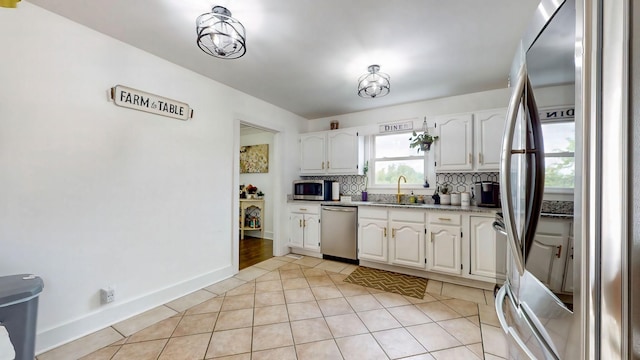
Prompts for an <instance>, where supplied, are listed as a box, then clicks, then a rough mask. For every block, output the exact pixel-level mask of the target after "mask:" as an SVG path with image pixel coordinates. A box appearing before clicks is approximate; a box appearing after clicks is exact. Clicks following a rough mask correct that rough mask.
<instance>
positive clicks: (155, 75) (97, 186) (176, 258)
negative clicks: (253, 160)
mask: <svg viewBox="0 0 640 360" xmlns="http://www.w3.org/2000/svg"><path fill="white" fill-rule="evenodd" d="M0 43H1V44H2V53H3V60H2V63H1V64H0V169H1V170H0V256H1V257H0V258H1V260H0V275H10V274H17V273H35V274H38V275H40V276H41V277H42V278H43V280H44V282H45V289H44V291H43V293H42V294H41V296H40V308H39V318H38V329H37V333H38V338H37V345H36V347H37V352H42V351H44V350H46V349H49V348H51V347H55V346H57V345H59V344H61V343H64V342H67V341H70V340H72V339H74V338H77V337H80V336H82V335H85V334H87V333H90V332H92V331H94V330H97V329H100V328H102V327H104V326H106V325H109V324H111V323H114V322H117V321H119V320H121V319H124V318H127V317H130V316H132V315H134V314H136V313H139V312H142V311H144V310H147V309H149V308H151V307H153V306H156V305H158V304H161V303H165V302H167V301H169V300H171V299H173V298H176V297H179V296H181V295H184V294H186V293H189V292H191V291H194V290H196V289H199V288H202V287H203V286H206V285H208V284H211V283H213V282H215V281H218V280H220V279H223V278H225V277H228V276H231V275H232V274H233V273H235V272H236V271H237V261H236V260H235V259H234V256H233V254H234V251H235V253H236V255H237V245H235V244H234V241H233V240H234V239H237V234H234V233H232V229H233V227H232V221H233V214H234V213H236V212H237V210H236V209H237V202H236V203H235V204H234V201H237V199H236V197H237V196H236V194H237V190H236V188H235V187H234V182H236V183H237V175H236V174H234V166H237V165H234V162H235V161H237V154H236V151H235V149H234V146H235V145H234V143H235V142H237V140H234V137H235V136H237V137H239V132H238V130H237V126H238V121H241V120H244V119H248V118H250V121H251V122H252V123H255V124H262V123H264V124H265V125H268V126H270V127H278V128H280V129H281V131H282V132H281V133H280V134H278V135H277V138H278V141H279V142H280V143H281V144H282V145H283V146H282V148H283V149H282V151H279V152H278V153H276V154H274V161H275V162H278V163H280V164H282V165H281V168H280V169H279V171H278V175H277V176H276V178H275V179H274V185H273V186H274V188H275V190H274V194H276V195H277V198H275V200H276V203H275V205H274V206H284V202H285V200H286V196H283V194H286V190H284V186H286V187H287V189H288V187H289V186H290V184H291V181H292V180H293V179H294V178H297V174H296V169H297V163H298V159H297V157H295V156H293V155H291V154H297V151H294V150H293V149H296V147H297V133H298V132H299V129H300V127H306V124H305V123H304V122H303V121H302V120H303V119H302V118H300V117H298V116H296V115H294V114H291V113H289V112H287V111H284V110H282V109H280V108H277V107H274V106H272V105H270V104H267V103H265V102H263V101H260V100H257V99H255V98H253V97H250V96H248V95H246V94H243V93H240V92H238V91H235V90H233V89H231V88H228V87H226V86H223V85H221V84H219V83H216V82H213V81H211V80H209V79H206V78H204V77H202V76H200V75H198V74H195V73H193V72H190V71H188V70H185V69H183V68H180V67H177V66H176V65H174V64H171V63H169V62H166V61H164V60H161V59H159V58H157V57H155V56H152V55H150V54H148V53H145V52H143V51H141V50H138V49H135V48H133V47H130V46H128V45H126V44H123V43H121V42H119V41H117V40H114V39H112V38H109V37H106V36H104V35H102V34H99V33H97V32H94V31H92V30H89V29H87V28H85V27H83V26H81V25H78V24H76V23H73V22H71V21H69V20H66V19H64V18H62V17H59V16H57V15H54V14H52V13H49V12H47V11H44V10H42V9H41V8H38V7H36V6H34V5H31V4H30V3H28V2H27V3H25V2H24V1H23V2H22V3H21V4H20V7H19V9H17V10H15V9H11V10H8V9H4V10H0ZM194 47H195V45H194ZM203 56H206V55H204V54H203ZM211 61H212V66H216V64H217V63H216V60H215V59H211ZM116 84H122V85H127V86H131V87H134V88H137V89H140V90H144V91H147V92H151V93H155V94H159V95H162V96H165V97H169V98H173V99H176V100H179V101H184V102H187V103H189V104H190V105H191V107H193V108H194V109H195V117H194V118H193V119H192V120H189V121H186V122H183V121H179V120H174V119H170V118H167V117H162V116H157V115H152V114H148V113H144V112H139V111H134V110H128V109H124V108H120V107H117V106H115V105H114V104H113V103H111V102H109V101H107V96H106V94H107V90H108V89H109V88H110V87H111V86H114V85H116ZM233 190H236V191H233ZM276 226H281V227H283V228H284V223H282V222H281V223H279V224H276ZM282 233H284V232H282ZM278 248H284V245H282V244H280V245H278ZM108 285H115V287H116V290H117V295H116V296H117V300H116V302H114V303H112V304H109V305H101V304H100V300H99V289H100V288H101V287H105V286H108Z"/></svg>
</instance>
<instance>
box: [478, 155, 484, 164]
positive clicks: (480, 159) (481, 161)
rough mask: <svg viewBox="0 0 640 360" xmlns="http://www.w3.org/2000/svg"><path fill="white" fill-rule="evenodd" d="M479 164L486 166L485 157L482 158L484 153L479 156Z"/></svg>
mask: <svg viewBox="0 0 640 360" xmlns="http://www.w3.org/2000/svg"><path fill="white" fill-rule="evenodd" d="M478 162H479V163H480V164H484V156H482V153H479V154H478Z"/></svg>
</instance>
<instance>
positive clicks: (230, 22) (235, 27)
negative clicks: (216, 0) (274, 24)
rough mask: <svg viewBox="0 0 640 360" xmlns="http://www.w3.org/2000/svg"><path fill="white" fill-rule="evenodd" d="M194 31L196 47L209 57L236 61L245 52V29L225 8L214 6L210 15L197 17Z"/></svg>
mask: <svg viewBox="0 0 640 360" xmlns="http://www.w3.org/2000/svg"><path fill="white" fill-rule="evenodd" d="M196 31H197V33H198V46H199V47H200V49H202V51H204V52H205V53H207V54H209V55H211V56H215V57H218V58H222V59H237V58H239V57H242V56H243V55H244V54H245V53H246V52H247V48H246V31H245V28H244V26H243V25H242V24H241V23H240V22H239V21H238V20H236V19H234V18H232V17H231V12H230V11H229V10H227V8H225V7H222V6H214V7H213V9H212V10H211V12H210V13H205V14H202V15H200V16H198V18H197V19H196Z"/></svg>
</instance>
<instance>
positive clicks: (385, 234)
mask: <svg viewBox="0 0 640 360" xmlns="http://www.w3.org/2000/svg"><path fill="white" fill-rule="evenodd" d="M384 237H387V228H386V227H385V228H384Z"/></svg>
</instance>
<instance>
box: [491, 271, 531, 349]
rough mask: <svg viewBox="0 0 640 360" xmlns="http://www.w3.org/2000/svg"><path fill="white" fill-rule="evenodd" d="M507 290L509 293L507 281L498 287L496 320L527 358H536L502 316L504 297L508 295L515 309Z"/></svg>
mask: <svg viewBox="0 0 640 360" xmlns="http://www.w3.org/2000/svg"><path fill="white" fill-rule="evenodd" d="M507 292H509V293H510V292H511V291H509V284H508V283H506V284H504V286H503V287H502V288H500V290H499V291H498V293H497V294H496V302H495V306H496V314H497V315H498V321H499V322H500V327H501V328H502V330H504V332H505V334H507V335H508V336H511V338H512V339H513V340H514V341H515V342H516V344H518V347H520V349H521V350H522V351H523V352H524V353H525V354H527V356H528V357H529V359H536V358H537V357H536V356H534V355H533V354H532V353H531V350H529V348H527V345H526V344H525V342H524V341H523V340H522V339H521V338H520V336H519V335H518V333H517V332H516V331H515V329H514V328H512V327H511V326H509V324H508V323H507V318H506V317H505V316H504V310H503V309H502V304H503V303H504V300H505V297H508V298H509V301H510V302H511V303H512V306H513V307H514V309H517V308H516V307H515V304H513V300H512V298H511V296H509V295H508V294H507Z"/></svg>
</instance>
